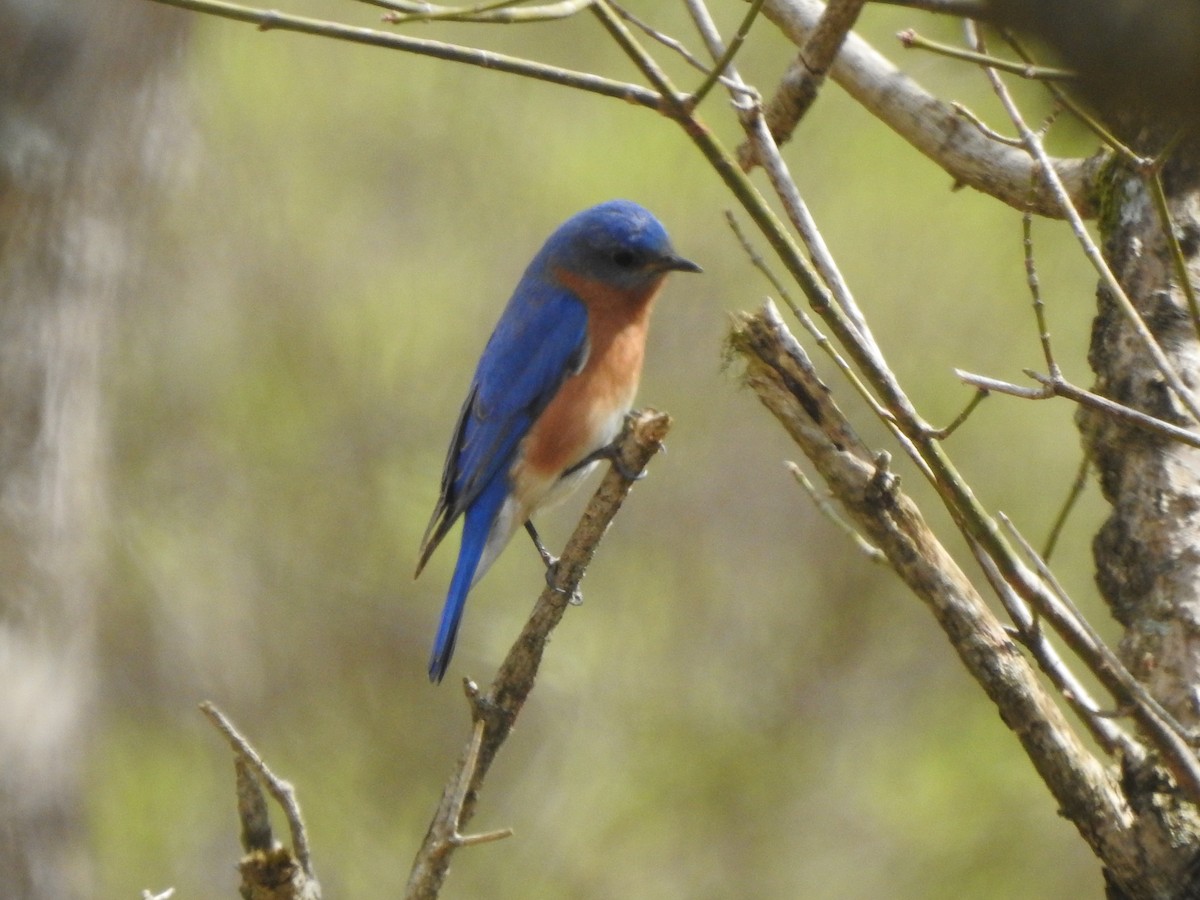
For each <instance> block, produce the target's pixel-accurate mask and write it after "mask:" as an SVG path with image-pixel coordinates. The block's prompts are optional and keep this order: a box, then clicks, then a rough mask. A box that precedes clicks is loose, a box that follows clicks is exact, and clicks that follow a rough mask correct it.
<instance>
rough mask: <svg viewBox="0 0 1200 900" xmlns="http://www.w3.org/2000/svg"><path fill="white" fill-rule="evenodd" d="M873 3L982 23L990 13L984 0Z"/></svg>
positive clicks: (917, 0)
mask: <svg viewBox="0 0 1200 900" xmlns="http://www.w3.org/2000/svg"><path fill="white" fill-rule="evenodd" d="M871 2H872V3H882V4H885V5H887V6H907V7H908V8H909V9H919V10H922V11H923V12H931V13H941V14H943V15H947V16H961V17H963V18H968V19H979V20H980V21H984V20H986V19H987V18H988V17H989V13H990V9H989V7H988V4H987V3H986V2H983V0H871Z"/></svg>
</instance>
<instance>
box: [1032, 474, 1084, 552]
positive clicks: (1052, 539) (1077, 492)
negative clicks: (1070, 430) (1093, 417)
mask: <svg viewBox="0 0 1200 900" xmlns="http://www.w3.org/2000/svg"><path fill="white" fill-rule="evenodd" d="M1091 469H1092V461H1091V460H1090V459H1088V457H1087V456H1086V455H1085V456H1084V457H1083V459H1081V460H1080V461H1079V468H1078V470H1076V472H1075V480H1074V481H1072V482H1071V489H1070V490H1069V491H1067V499H1066V500H1064V501H1063V505H1062V509H1060V510H1059V511H1058V515H1057V516H1055V517H1054V524H1053V525H1051V526H1050V533H1049V534H1048V535H1047V536H1046V543H1045V544H1044V545H1043V547H1042V559H1044V560H1045V561H1046V562H1047V563H1048V562H1050V557H1051V556H1053V555H1054V548H1055V547H1057V546H1058V539H1059V537H1060V536H1061V535H1062V531H1063V528H1064V527H1066V524H1067V519H1068V518H1069V517H1070V515H1071V510H1073V509H1074V508H1075V504H1076V503H1077V502H1078V501H1079V498H1080V497H1081V496H1083V490H1084V488H1086V487H1087V479H1088V473H1089V472H1090V471H1091Z"/></svg>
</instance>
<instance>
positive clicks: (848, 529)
mask: <svg viewBox="0 0 1200 900" xmlns="http://www.w3.org/2000/svg"><path fill="white" fill-rule="evenodd" d="M784 465H785V466H787V470H788V471H789V472H791V473H792V477H793V478H795V479H796V483H797V484H799V485H800V487H802V488H804V492H805V493H806V494H808V496H809V499H810V500H812V502H813V506H815V507H816V508H817V511H818V512H820V513H821V515H823V516H824V517H825V518H826V519H828V520H829V521H830V522H832V523H833V524H834V526H835V527H836V528H837V529H838V530H839V531H841V532H842V533H843V534H845V535H846V537H848V538H850V543H852V544H853V545H854V548H855V549H856V550H858V551H859V552H860V553H862V555H863V556H865V557H866V558H867V559H869V560H870V561H871V562H873V563H878V564H880V565H885V566H886V565H887V564H888V559H887V556H886V555H885V554H884V552H883V551H882V550H880V549H879V548H878V547H876V546H875V545H874V544H872V543H871V542H870V541H868V540H867V539H866V538H865V537H863V536H862V535H861V534H859V532H858V529H856V528H855V527H854V526H853V525H851V524H850V523H849V522H847V521H846V519H845V517H844V516H842V514H841V513H840V512H838V511H837V508H836V507H834V505H833V504H832V503H830V502H829V497H828V496H827V495H825V494H823V493H821V492H820V491H818V490H817V486H816V485H815V484H813V483H812V479H810V478H809V477H808V476H807V475H805V474H804V470H803V469H801V468H800V467H799V466H798V465H796V464H795V463H794V462H785V463H784Z"/></svg>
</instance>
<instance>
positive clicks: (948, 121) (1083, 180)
mask: <svg viewBox="0 0 1200 900" xmlns="http://www.w3.org/2000/svg"><path fill="white" fill-rule="evenodd" d="M823 10H824V5H823V4H821V3H820V2H818V0H766V3H765V4H764V5H763V13H764V14H765V15H766V17H767V18H768V19H770V20H771V21H772V22H774V23H775V24H776V25H777V26H778V27H779V28H780V29H781V30H782V31H783V33H784V34H786V35H787V36H788V38H789V39H790V40H791V41H792V42H793V43H794V44H796V45H797V46H804V44H805V43H806V42H807V40H808V37H809V35H810V34H811V33H812V31H813V29H814V28H815V27H816V26H817V23H818V22H819V21H820V18H821V14H822V12H823ZM829 74H830V76H831V77H832V78H833V80H834V81H836V82H837V83H838V84H839V85H841V86H842V88H844V89H845V90H846V92H847V93H848V94H850V96H852V97H853V98H854V99H855V100H857V101H858V102H859V103H860V104H861V105H862V106H863V107H864V108H865V109H867V110H868V111H869V112H871V113H872V114H873V115H874V116H876V117H877V118H878V119H880V121H882V122H883V123H884V124H886V125H887V126H888V127H889V128H891V129H892V130H893V131H895V132H896V133H897V134H898V135H900V136H901V137H902V138H904V139H905V140H906V141H908V142H909V143H910V144H911V145H912V146H913V147H915V148H916V149H917V150H919V151H920V152H921V153H923V154H924V155H925V156H927V157H929V159H931V160H932V161H933V162H935V163H936V164H937V165H939V166H940V167H941V168H942V169H944V170H945V171H946V172H948V173H949V174H950V175H951V176H952V177H953V178H954V180H955V183H956V184H960V185H967V186H969V187H972V188H975V189H976V190H979V191H982V192H984V193H986V194H990V195H991V196H993V197H996V198H997V199H999V200H1002V201H1003V202H1005V203H1007V204H1008V205H1010V206H1012V207H1014V208H1016V209H1019V210H1022V211H1024V210H1025V209H1026V208H1030V209H1032V210H1033V212H1035V213H1036V214H1038V215H1041V216H1048V217H1050V218H1055V219H1057V218H1062V217H1063V215H1064V211H1063V209H1062V207H1061V205H1060V204H1059V203H1058V201H1057V199H1056V198H1055V196H1054V195H1053V193H1052V192H1051V191H1050V190H1049V189H1048V188H1047V187H1046V185H1045V184H1044V183H1043V182H1042V180H1041V179H1038V180H1037V181H1036V184H1037V191H1036V193H1035V194H1034V195H1033V196H1032V197H1030V195H1029V184H1030V176H1031V175H1032V174H1033V172H1034V166H1033V162H1032V160H1030V159H1029V157H1028V155H1027V154H1025V153H1022V152H1020V151H1018V150H1016V149H1014V148H1011V147H1003V146H1000V145H997V144H995V143H993V142H992V141H989V140H987V139H986V138H985V137H984V136H983V135H981V134H979V133H978V132H977V131H976V130H975V129H974V128H973V127H971V126H970V125H969V124H967V123H965V122H964V121H963V120H962V119H961V118H960V117H959V116H958V115H957V114H956V113H955V112H954V109H953V107H951V106H950V105H949V104H947V103H943V102H942V101H940V100H938V99H937V98H936V97H934V96H933V95H932V94H930V93H929V92H928V91H926V90H924V89H923V88H922V87H921V86H920V85H918V84H917V83H916V82H915V81H913V80H912V79H911V78H909V77H908V76H907V75H905V74H903V73H902V72H901V71H900V70H899V69H897V68H896V67H895V66H894V65H892V63H891V62H889V61H888V60H887V59H886V58H884V57H883V56H882V55H881V54H880V53H879V52H878V51H876V50H875V49H874V48H873V47H872V46H871V45H870V44H868V43H867V42H866V41H864V40H862V39H861V38H859V37H858V36H856V35H854V34H851V35H849V36H847V38H846V41H845V43H844V44H843V45H842V49H841V51H840V52H839V53H838V56H837V58H836V59H835V60H834V62H833V65H832V66H831V67H830V70H829ZM789 137H790V134H789V133H776V134H775V140H776V142H778V143H783V142H785V141H787V140H788V138H789ZM1105 158H1106V157H1105V156H1097V157H1093V158H1090V159H1086V160H1079V159H1057V160H1054V161H1053V166H1054V168H1055V171H1056V172H1057V173H1058V175H1059V177H1060V179H1061V181H1062V183H1063V185H1064V187H1065V189H1066V191H1067V194H1068V196H1069V197H1070V198H1071V201H1072V202H1073V203H1074V204H1075V206H1076V208H1077V209H1078V210H1079V212H1080V214H1081V215H1084V216H1094V215H1095V214H1096V207H1095V205H1094V202H1093V198H1092V193H1091V187H1092V184H1093V182H1094V180H1095V177H1096V173H1097V171H1098V170H1099V169H1100V167H1101V165H1102V164H1103V161H1104V159H1105Z"/></svg>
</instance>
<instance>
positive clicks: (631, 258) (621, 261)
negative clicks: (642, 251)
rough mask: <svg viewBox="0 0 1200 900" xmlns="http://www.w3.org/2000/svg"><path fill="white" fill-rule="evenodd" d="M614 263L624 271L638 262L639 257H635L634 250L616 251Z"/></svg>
mask: <svg viewBox="0 0 1200 900" xmlns="http://www.w3.org/2000/svg"><path fill="white" fill-rule="evenodd" d="M612 261H613V262H615V263H616V264H617V265H618V266H620V267H621V268H622V269H628V268H629V267H630V266H632V265H633V264H634V263H635V262H637V256H635V255H634V253H633V251H632V250H615V251H613V255H612Z"/></svg>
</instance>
